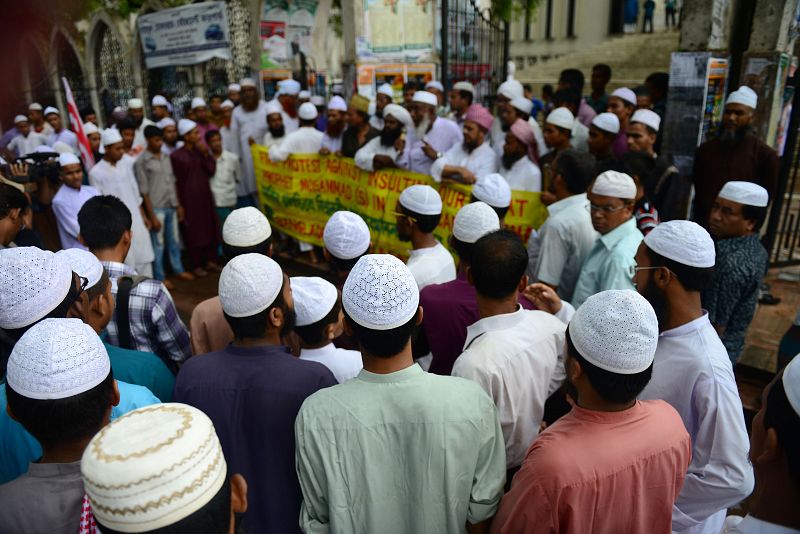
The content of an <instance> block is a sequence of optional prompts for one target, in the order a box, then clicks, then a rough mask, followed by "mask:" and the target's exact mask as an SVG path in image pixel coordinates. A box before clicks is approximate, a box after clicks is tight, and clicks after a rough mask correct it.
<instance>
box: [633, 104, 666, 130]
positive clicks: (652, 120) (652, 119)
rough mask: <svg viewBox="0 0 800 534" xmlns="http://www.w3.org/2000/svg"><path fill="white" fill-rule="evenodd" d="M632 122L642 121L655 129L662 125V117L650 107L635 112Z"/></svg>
mask: <svg viewBox="0 0 800 534" xmlns="http://www.w3.org/2000/svg"><path fill="white" fill-rule="evenodd" d="M631 122H640V123H642V124H644V125H645V126H649V127H650V128H652V129H653V130H655V131H658V128H659V127H660V126H661V117H659V116H658V113H656V112H655V111H652V110H649V109H637V110H636V111H634V112H633V116H632V117H631Z"/></svg>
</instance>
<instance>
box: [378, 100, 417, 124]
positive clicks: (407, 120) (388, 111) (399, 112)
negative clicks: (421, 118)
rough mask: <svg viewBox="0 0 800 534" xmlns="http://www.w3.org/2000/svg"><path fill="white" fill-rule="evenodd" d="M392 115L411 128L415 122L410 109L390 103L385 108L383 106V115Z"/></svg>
mask: <svg viewBox="0 0 800 534" xmlns="http://www.w3.org/2000/svg"><path fill="white" fill-rule="evenodd" d="M390 115H391V116H392V117H394V118H395V119H397V120H398V121H400V123H401V124H402V125H403V126H405V127H406V128H411V127H412V126H413V124H414V122H413V121H412V120H411V113H409V112H408V110H407V109H406V108H404V107H403V106H398V105H397V104H388V105H387V106H386V107H385V108H383V117H384V118H386V117H388V116H390Z"/></svg>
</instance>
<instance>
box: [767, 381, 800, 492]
mask: <svg viewBox="0 0 800 534" xmlns="http://www.w3.org/2000/svg"><path fill="white" fill-rule="evenodd" d="M764 410H765V411H764V428H766V429H770V428H774V429H775V432H776V433H777V434H778V442H779V443H780V444H781V447H782V448H783V450H784V451H786V463H788V464H789V476H791V477H792V480H794V483H795V485H797V486H798V487H800V415H798V414H797V412H795V411H794V408H792V405H791V404H789V398H788V397H787V396H786V388H785V387H784V386H783V380H780V379H779V380H776V381H775V382H774V383H773V384H772V387H771V388H770V390H769V393H768V394H767V406H766V407H765V408H764Z"/></svg>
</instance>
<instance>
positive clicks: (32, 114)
mask: <svg viewBox="0 0 800 534" xmlns="http://www.w3.org/2000/svg"><path fill="white" fill-rule="evenodd" d="M43 109H44V108H42V105H41V104H39V103H38V102H34V103H33V104H31V105H29V106H28V117H29V118H30V119H31V127H32V128H33V131H34V132H36V133H38V134H42V135H44V137H45V139H47V138H48V137H49V136H50V134H51V133H53V127H52V126H50V124H48V122H47V121H46V120H44V113H43V112H42V110H43Z"/></svg>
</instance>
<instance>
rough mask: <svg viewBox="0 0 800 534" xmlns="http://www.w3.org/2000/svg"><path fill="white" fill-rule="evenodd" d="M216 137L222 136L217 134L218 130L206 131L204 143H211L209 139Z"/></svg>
mask: <svg viewBox="0 0 800 534" xmlns="http://www.w3.org/2000/svg"><path fill="white" fill-rule="evenodd" d="M217 135H220V136H221V135H222V134H221V133H219V130H208V131H207V132H206V135H205V136H204V137H205V139H206V143H210V142H211V138H212V137H214V136H217Z"/></svg>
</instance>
